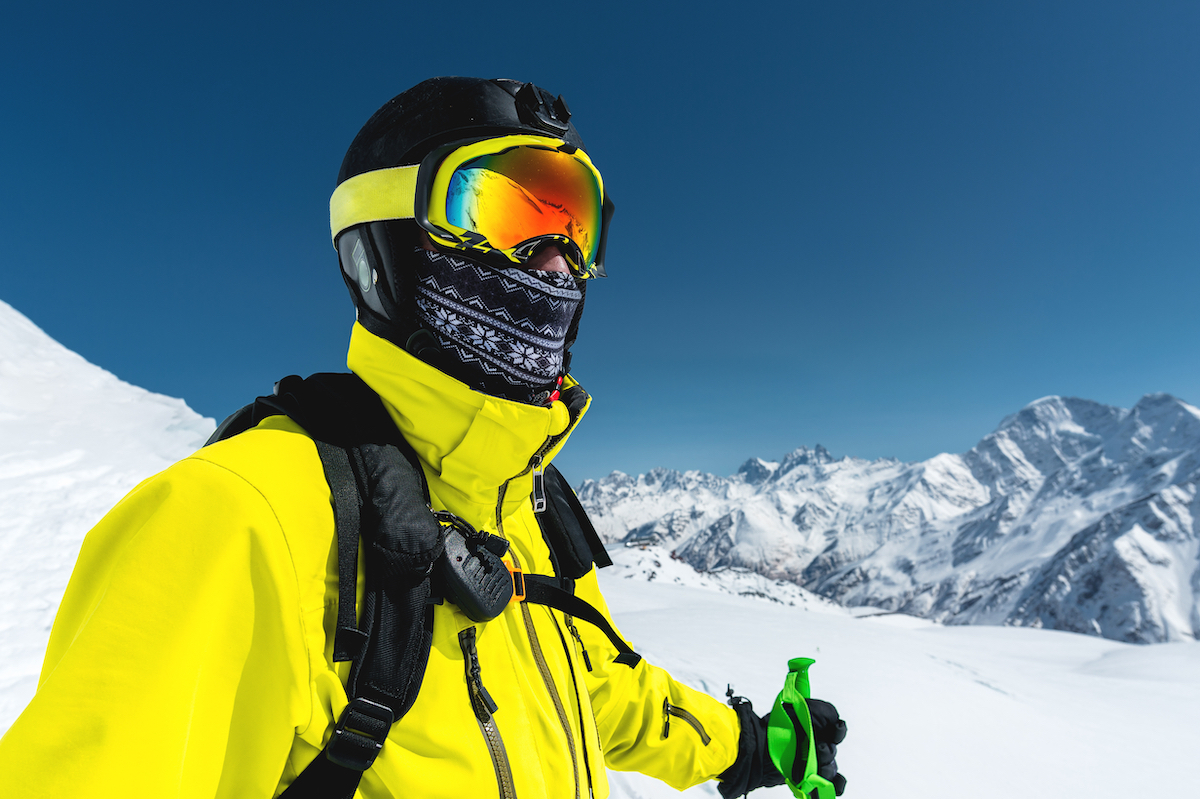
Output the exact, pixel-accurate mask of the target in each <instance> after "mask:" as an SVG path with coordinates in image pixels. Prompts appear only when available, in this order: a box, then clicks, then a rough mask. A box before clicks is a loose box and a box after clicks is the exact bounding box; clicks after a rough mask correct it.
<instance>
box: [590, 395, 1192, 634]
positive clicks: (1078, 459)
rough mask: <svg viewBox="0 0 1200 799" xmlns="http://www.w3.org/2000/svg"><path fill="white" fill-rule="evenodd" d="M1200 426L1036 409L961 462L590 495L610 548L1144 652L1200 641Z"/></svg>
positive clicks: (1157, 413) (807, 454)
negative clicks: (1157, 645) (1145, 646)
mask: <svg viewBox="0 0 1200 799" xmlns="http://www.w3.org/2000/svg"><path fill="white" fill-rule="evenodd" d="M1198 481H1200V409H1197V408H1194V407H1192V406H1191V405H1188V404H1187V403H1185V402H1183V401H1181V400H1179V399H1176V398H1174V397H1171V396H1169V395H1166V394H1150V395H1147V396H1145V397H1143V398H1142V399H1141V401H1139V402H1138V403H1137V405H1136V406H1134V407H1133V408H1132V409H1129V410H1125V409H1122V408H1114V407H1111V406H1107V405H1101V404H1100V403H1096V402H1090V401H1088V400H1080V399H1073V398H1063V397H1046V398H1043V399H1040V400H1037V401H1036V402H1033V403H1031V404H1030V405H1028V406H1027V407H1026V408H1024V409H1022V410H1021V411H1020V412H1019V413H1017V414H1014V415H1013V416H1010V417H1008V418H1007V419H1005V420H1004V421H1003V422H1001V424H1000V426H999V428H997V430H996V431H995V432H993V433H991V434H990V435H988V436H986V437H985V438H984V439H983V440H981V441H980V442H979V444H977V445H976V446H975V447H973V448H972V449H971V450H969V451H968V452H966V453H963V454H961V455H950V454H942V455H938V456H936V457H934V458H931V459H929V460H927V461H923V462H920V463H901V462H899V461H895V460H886V459H885V460H876V461H866V460H862V459H858V458H841V459H840V460H835V459H834V458H833V457H832V456H831V455H830V454H829V453H828V452H827V451H826V450H824V449H823V448H821V447H820V446H818V447H816V449H814V450H809V449H807V448H805V447H801V448H800V449H798V450H795V451H794V452H792V453H790V454H789V455H787V457H785V458H784V459H782V460H781V461H778V462H768V461H764V460H762V459H758V458H755V459H752V460H750V461H747V463H746V464H745V465H743V466H742V468H741V469H740V470H739V473H738V474H736V475H734V476H733V477H715V476H713V475H707V474H700V473H698V472H684V473H680V472H674V471H668V470H655V471H652V472H649V473H647V474H644V475H639V476H637V477H629V476H627V475H624V474H621V473H619V472H617V473H613V474H612V475H610V476H608V477H606V478H604V479H602V480H598V481H591V480H589V481H585V483H584V484H583V486H582V487H581V489H580V498H581V499H582V501H583V503H584V506H585V507H586V508H587V509H588V511H589V513H590V514H591V515H592V518H593V520H594V521H595V523H596V526H597V528H598V529H599V530H600V531H601V534H602V535H603V536H605V538H606V539H607V540H609V541H613V542H616V541H620V542H623V543H625V544H627V545H636V546H648V547H653V548H655V549H656V551H658V552H660V553H661V554H663V555H666V554H668V553H672V552H673V553H674V554H675V556H677V557H679V558H681V559H683V560H684V561H686V562H688V563H690V564H691V565H693V566H694V567H695V568H697V569H699V570H701V571H710V572H711V571H714V570H717V571H719V570H721V569H726V568H729V567H738V568H743V569H749V570H752V571H755V572H758V573H761V574H763V575H765V576H767V577H770V578H774V579H781V580H789V581H792V582H794V583H796V584H798V585H801V586H804V587H806V588H809V589H811V590H813V591H816V592H817V593H820V594H822V595H824V596H827V597H830V598H832V599H835V600H837V601H838V602H840V603H842V604H846V605H852V606H867V607H876V608H882V609H887V610H893V611H903V612H905V613H909V614H912V615H917V616H923V617H926V618H930V619H934V620H937V621H944V622H947V623H952V624H1008V625H1017V626H1029V627H1047V628H1051V629H1060V630H1071V631H1075V632H1083V633H1088V634H1092V635H1099V636H1103V637H1106V638H1112V639H1116V640H1123V641H1130V642H1143V643H1147V642H1155V641H1180V640H1195V638H1196V637H1197V636H1198V635H1200V526H1198V525H1200V522H1198V520H1200V499H1198V497H1197V483H1198Z"/></svg>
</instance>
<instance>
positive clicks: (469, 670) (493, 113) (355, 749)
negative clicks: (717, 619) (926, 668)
mask: <svg viewBox="0 0 1200 799" xmlns="http://www.w3.org/2000/svg"><path fill="white" fill-rule="evenodd" d="M612 207H613V206H612V203H611V201H610V200H609V199H608V194H607V191H606V189H605V186H604V183H603V179H602V177H601V175H600V172H599V171H598V170H597V168H596V167H595V165H594V164H593V163H592V161H591V159H590V157H589V155H588V154H587V151H586V149H585V148H584V146H583V142H582V140H581V139H580V138H579V134H578V132H577V131H576V129H575V126H574V125H573V124H572V122H571V115H570V111H569V109H568V107H567V105H566V103H565V102H564V101H563V99H562V98H561V96H560V97H554V96H553V95H550V94H549V93H547V92H546V91H545V90H543V89H541V88H539V87H537V86H534V85H533V84H530V83H519V82H516V81H509V80H482V79H474V78H434V79H431V80H427V81H424V82H422V83H420V84H418V85H417V86H415V87H413V88H411V89H409V90H408V91H406V92H404V93H402V94H400V95H398V96H397V97H395V98H394V99H392V100H391V101H389V102H388V103H387V104H386V105H384V106H383V107H382V108H381V109H380V110H379V111H378V112H376V113H375V115H374V116H372V117H371V119H370V120H369V121H368V122H367V123H366V125H365V126H364V127H363V128H362V130H361V131H360V132H359V134H358V136H357V137H356V138H355V139H354V142H353V143H352V144H351V145H350V149H349V151H348V152H347V154H346V157H345V160H344V161H343V163H342V167H341V172H340V174H339V175H338V187H337V189H336V191H335V192H334V194H333V197H332V199H331V203H330V209H331V210H330V218H331V227H332V231H331V232H332V235H333V241H334V246H335V247H336V249H337V252H338V258H339V263H340V266H341V270H342V275H343V278H344V280H345V282H346V285H347V286H348V287H349V289H350V293H351V295H352V296H353V299H354V302H355V306H356V309H357V321H356V323H355V324H354V327H353V331H352V334H351V339H350V347H349V355H348V366H349V367H350V370H351V372H352V373H353V374H354V375H356V376H357V377H356V378H353V380H355V381H360V382H359V383H356V385H360V386H362V387H363V389H362V390H363V391H364V392H365V394H359V395H355V397H358V398H357V399H354V400H353V402H355V403H358V404H355V405H342V406H336V407H341V408H343V411H344V412H343V413H341V414H338V413H334V412H330V411H328V410H327V409H326V410H324V411H322V410H320V408H318V406H319V403H316V401H315V400H314V399H313V397H315V396H317V393H314V391H308V389H306V388H305V386H311V385H316V386H318V388H319V387H320V386H322V385H326V384H322V383H320V382H319V381H316V380H315V379H314V380H313V381H305V382H299V381H298V379H296V380H295V381H294V382H292V383H287V382H286V381H285V383H281V389H280V391H278V392H277V393H278V394H279V396H278V397H277V398H275V399H269V398H264V400H263V401H261V402H260V403H259V404H257V405H256V406H254V407H255V408H256V409H258V410H257V411H255V412H254V413H253V414H251V416H252V418H251V417H247V416H244V415H243V416H239V417H238V418H239V419H241V420H242V421H241V422H240V423H239V424H240V426H241V427H247V428H249V429H245V430H244V431H243V432H238V430H237V429H235V428H237V427H238V425H229V424H227V425H226V426H225V428H224V429H222V430H219V431H218V435H216V436H214V439H220V440H217V441H215V443H212V444H211V445H209V446H206V447H204V448H203V449H201V450H200V451H198V452H197V453H195V454H194V455H192V456H191V457H189V458H187V459H185V460H183V461H181V462H179V463H177V464H175V465H174V466H172V467H170V468H169V469H167V470H165V471H164V472H162V473H160V474H158V475H156V476H154V477H151V478H150V479H148V480H146V481H145V482H143V483H142V484H141V485H139V486H137V487H136V488H135V489H134V490H133V491H132V492H131V493H130V494H129V495H128V496H126V497H125V498H124V499H123V500H122V501H121V502H120V503H119V504H118V505H117V506H116V507H115V508H114V509H113V510H112V511H111V512H110V513H109V514H108V515H107V516H106V517H105V518H104V519H103V520H102V521H101V522H100V523H99V524H98V525H97V526H96V527H95V528H94V529H93V530H92V531H91V532H90V533H89V534H88V536H87V538H86V540H85V541H84V544H83V548H82V551H81V553H80V555H79V560H78V562H77V565H76V567H75V571H74V573H73V575H72V578H71V582H70V585H69V586H68V589H67V592H66V595H65V597H64V598H63V602H62V605H61V608H60V610H59V612H58V616H57V618H56V620H55V624H54V628H53V631H52V633H51V637H50V642H49V646H48V649H47V652H46V659H45V663H44V665H43V668H42V673H41V678H40V681H39V686H38V690H37V693H36V695H35V697H34V699H33V700H32V702H31V703H30V705H29V706H28V708H27V709H26V710H25V712H24V713H23V714H22V715H21V716H20V718H19V719H18V720H17V721H16V723H15V724H14V725H13V727H12V728H11V729H10V730H9V731H8V733H7V734H6V735H5V736H4V738H3V739H2V740H0V794H2V795H3V796H5V797H12V798H13V799H24V798H25V797H42V796H45V797H51V796H53V797H60V796H74V797H80V799H89V798H90V797H116V796H122V797H125V796H137V797H156V799H157V798H165V797H205V798H206V799H207V798H208V797H254V796H263V797H266V796H277V795H280V794H281V793H282V792H284V791H285V790H286V791H287V793H286V794H285V796H287V797H289V799H290V798H291V797H301V796H303V797H317V796H326V797H331V798H332V797H345V798H346V799H348V797H351V796H360V797H365V798H367V799H370V798H372V797H391V796H412V797H461V796H482V797H486V796H495V795H496V794H497V793H499V795H500V796H501V797H504V798H505V799H511V797H522V798H525V797H554V798H555V799H567V798H568V797H575V799H582V798H583V797H589V796H594V797H604V796H606V795H607V794H608V782H607V777H606V767H607V768H613V769H617V770H635V771H640V772H643V773H645V774H649V775H651V776H654V777H657V778H659V779H661V780H664V781H666V782H667V783H669V784H670V785H672V786H674V787H676V788H679V789H683V788H686V787H689V786H692V785H696V784H699V783H701V782H704V781H706V780H710V779H717V780H720V785H719V790H720V792H721V793H722V795H723V796H725V797H733V796H741V795H743V794H745V793H746V792H748V791H750V790H753V789H755V788H758V787H761V786H768V785H779V784H782V782H783V777H782V775H781V774H780V773H779V771H778V770H777V769H776V768H775V766H774V765H773V764H772V763H771V761H770V758H769V757H768V754H767V735H766V729H767V720H766V716H763V717H759V716H758V715H756V714H754V713H753V712H752V709H751V707H750V704H749V703H748V702H745V701H744V700H742V701H735V702H733V706H732V707H730V706H727V705H726V704H724V703H722V702H720V701H718V700H717V699H714V698H712V697H710V696H708V695H706V694H703V693H701V692H698V691H696V690H693V689H691V688H689V687H687V686H686V685H683V684H681V683H679V682H677V681H676V680H674V679H672V678H671V676H670V675H669V674H667V673H666V672H665V671H664V670H662V669H661V668H658V667H656V666H653V665H651V664H650V663H648V662H646V661H645V660H644V659H641V658H640V657H639V656H638V655H636V654H635V653H633V652H632V650H631V649H630V647H629V646H628V644H627V643H626V642H625V641H624V639H622V638H620V636H619V634H618V633H616V632H615V631H614V630H613V629H612V627H611V619H610V617H609V614H608V611H607V608H606V606H605V603H604V599H603V597H602V596H601V593H600V591H599V587H598V584H597V581H596V574H595V566H594V565H592V564H593V562H600V563H603V562H604V560H605V556H604V554H603V549H602V547H599V545H598V542H597V540H596V539H595V537H594V531H590V525H588V523H587V522H586V517H584V516H582V512H581V511H580V510H579V509H578V508H577V505H578V503H577V501H575V500H574V497H573V495H572V494H570V491H569V488H564V486H565V484H564V483H562V481H561V478H556V477H555V472H554V471H553V468H552V467H551V465H550V463H551V460H552V459H553V457H554V455H555V454H556V453H557V452H558V451H559V450H560V449H561V447H562V446H563V444H564V442H565V441H566V439H567V437H568V435H569V434H570V432H571V431H572V430H573V429H574V427H575V425H576V424H578V422H579V419H580V418H581V417H582V416H583V414H584V413H585V412H586V410H587V407H588V404H589V402H590V397H588V395H587V394H586V393H585V392H584V391H583V389H582V387H580V386H579V385H578V384H577V383H576V382H575V381H574V380H573V379H572V378H571V376H570V374H569V366H570V347H571V345H572V343H573V342H574V340H575V337H576V334H577V331H578V328H579V320H580V316H581V314H582V311H583V306H584V296H585V289H586V285H587V279H588V278H592V277H597V276H601V275H603V274H604V249H605V240H606V236H607V232H608V223H609V219H610V218H611V215H612ZM329 385H337V386H341V385H344V383H337V382H336V381H334V383H330V384H329ZM306 391H308V393H307V394H305V392H306ZM318 393H319V392H318ZM335 393H336V392H335ZM350 393H351V394H353V393H354V392H353V391H351V392H350ZM304 396H307V397H308V399H307V400H304V401H303V402H301V401H300V400H296V398H297V397H304ZM362 396H366V397H367V399H366V400H363V399H362ZM289 397H290V399H289ZM339 401H343V402H348V401H349V400H345V399H344V398H343V399H342V400H339ZM288 402H292V404H291V405H288ZM297 403H299V404H297ZM304 403H307V405H305V404H304ZM314 403H315V404H314ZM368 406H371V407H374V408H375V409H376V411H375V412H376V413H377V414H378V416H379V417H380V418H382V419H383V420H384V425H385V426H386V427H387V428H388V430H389V431H390V432H386V431H385V432H384V433H380V432H379V428H376V429H374V430H372V431H371V433H370V434H369V435H368V436H366V437H363V436H360V437H359V438H357V439H354V441H353V442H352V443H353V446H349V445H347V446H346V447H341V445H337V446H331V445H329V444H327V443H326V441H325V438H328V439H329V440H336V439H337V436H338V435H342V433H341V432H339V433H338V434H337V435H332V434H331V435H330V436H328V437H326V436H324V435H323V434H321V433H320V430H322V429H323V426H324V428H326V429H329V430H333V431H343V432H344V431H345V430H346V429H350V428H353V427H354V426H355V425H356V424H359V421H360V420H362V419H367V418H368V417H370V415H371V411H370V409H369V408H368ZM328 407H335V406H328ZM264 408H266V411H265V412H263V409H264ZM280 408H282V410H280ZM346 408H351V410H350V411H345V409H346ZM254 414H257V415H254ZM305 414H307V416H306V415H305ZM247 419H249V422H247V421H246V420H247ZM300 421H303V422H304V425H302V424H300V423H299V422H300ZM363 424H365V422H364V423H363ZM305 425H307V426H305ZM234 433H237V434H236V435H235V434H234ZM346 435H349V434H346ZM388 435H394V436H395V437H396V439H397V443H396V444H395V446H392V447H391V448H390V449H388V448H387V445H385V443H384V442H383V439H384V438H386V437H387V436H388ZM343 438H345V435H343ZM347 440H348V439H347ZM409 448H411V449H409ZM401 451H402V452H411V453H412V454H411V458H410V460H411V464H412V465H411V466H406V465H405V463H406V461H405V459H404V458H402V457H395V455H394V453H395V452H401ZM331 452H332V453H334V454H332V455H331V454H330V453H331ZM338 452H341V453H343V454H344V457H346V458H347V460H346V461H344V463H346V464H348V466H347V467H345V468H343V470H342V472H341V473H339V472H338V470H337V469H338V467H336V463H337V462H339V461H337V457H342V456H338V455H337V453H338ZM345 453H348V454H345ZM388 453H392V454H388ZM389 458H390V459H389ZM331 464H335V465H331ZM406 469H407V470H408V471H405V470H406ZM339 474H341V475H342V476H341V477H339V476H338V475H339ZM406 475H407V476H406ZM412 475H415V477H413V478H412V479H411V480H410V479H409V477H410V476H412ZM556 479H557V481H558V482H555V480H556ZM405 480H409V482H408V483H405V482H404V481H405ZM414 480H415V482H414ZM405 485H407V486H409V487H408V488H403V486H405ZM397 486H401V487H400V488H397ZM414 486H415V487H414ZM355 491H357V495H356V494H355ZM422 491H423V492H424V499H423V500H422V497H421V492H422ZM430 510H432V511H435V512H436V514H430V513H429V511H430ZM397 520H399V521H397ZM430 520H435V521H430ZM355 525H358V526H355ZM372 525H374V526H372ZM406 525H407V526H406ZM368 528H370V529H371V530H373V531H376V532H372V533H370V535H369V534H368ZM359 529H361V530H362V531H363V533H362V537H361V538H362V547H361V550H360V549H356V547H358V545H359V535H358V533H357V531H358V530H359ZM347 530H351V531H353V535H351V536H349V537H348V536H346V535H344V533H345V532H346V531H347ZM379 530H383V531H384V532H378V531H379ZM388 530H392V531H393V532H394V531H395V530H400V531H401V533H402V534H401V535H399V537H398V538H394V539H387V540H385V538H386V536H385V535H384V533H386V532H387V531H388ZM429 530H433V531H434V539H431V540H433V544H432V545H430V546H428V547H424V548H422V547H421V546H418V543H419V537H420V535H422V534H424V533H422V532H421V531H426V532H428V531H429ZM414 531H415V532H414ZM556 531H557V532H556ZM388 534H389V535H390V534H391V533H388ZM372 536H374V537H372ZM405 536H409V538H405ZM348 538H349V539H350V543H349V544H348V543H347V540H348ZM420 540H424V539H420ZM388 541H392V543H391V544H389V543H388ZM395 541H399V543H395ZM564 542H565V543H564ZM389 546H391V547H392V548H391V549H390V550H388V547H389ZM452 547H457V549H453V548H452ZM385 550H386V551H385ZM455 552H457V553H458V554H457V555H454V553H455ZM347 553H349V554H347ZM356 553H357V554H356ZM381 553H382V554H381ZM379 558H386V559H387V560H386V563H385V565H384V566H379V567H376V566H373V565H372V564H373V563H383V562H384V561H381V560H372V559H379ZM422 558H425V560H422ZM456 558H457V560H456ZM500 563H502V566H500V567H497V566H496V564H500ZM364 564H365V565H364ZM464 564H474V565H473V566H472V568H474V571H471V569H468V568H466V565H464ZM489 564H490V565H489ZM364 569H365V570H366V571H364ZM497 573H499V574H500V575H501V577H502V578H503V579H500V580H496V579H492V578H493V577H494V576H495V575H496V574H497ZM373 574H374V575H376V576H375V577H372V575H373ZM380 574H383V575H385V577H378V575H380ZM364 575H365V576H364ZM480 575H485V576H488V575H490V576H488V578H487V580H485V579H484V577H481V576H480ZM571 575H577V577H572V576H571ZM406 581H407V582H406ZM524 581H528V586H526V585H525V582H524ZM397 586H399V587H397ZM420 586H424V589H423V590H424V593H421V592H420V591H418V590H417V588H419V587H420ZM539 586H540V589H539ZM539 590H540V593H539ZM356 592H357V602H356ZM496 592H499V593H496ZM526 592H528V595H527V596H526ZM495 596H499V597H500V603H499V604H498V605H495V603H493V602H492V600H493V598H494V597H495ZM539 596H540V597H541V599H538V598H537V597H539ZM522 597H525V601H521V600H522ZM389 603H390V604H389ZM489 603H492V604H489ZM356 605H357V613H356V612H355V608H356ZM492 605H495V606H492ZM380 606H385V607H386V608H391V612H393V613H394V615H395V617H396V618H403V619H405V620H406V621H405V623H404V624H398V623H384V622H380V623H368V622H369V620H370V619H380V618H382V619H385V620H386V619H389V618H392V617H389V616H387V615H386V612H383V615H382V616H380V615H379V614H380V613H381V611H380V610H379V607H380ZM489 608H490V609H489ZM564 608H566V610H564ZM372 614H374V615H372ZM393 622H394V619H393ZM414 631H415V632H414ZM356 642H357V643H356ZM713 645H719V643H716V642H714V643H713ZM389 658H390V660H389ZM381 663H382V664H384V666H386V668H385V667H383V666H380V664H381ZM376 673H382V674H383V677H382V678H381V679H382V682H379V681H378V680H377V681H376V682H372V679H374V678H373V677H371V675H372V674H376ZM381 685H382V686H383V687H382V688H380V687H379V686H381ZM348 686H349V687H348ZM363 686H366V687H363ZM352 689H353V690H352ZM809 704H810V710H811V712H812V717H813V725H814V737H815V739H816V740H817V758H816V759H817V761H818V763H819V764H820V769H819V771H820V774H822V775H823V776H825V777H827V778H829V779H831V780H833V781H834V783H835V785H836V786H837V788H838V793H839V794H840V793H841V788H842V786H843V785H844V780H843V779H842V778H841V776H840V775H839V774H838V773H837V765H836V762H835V760H834V755H835V753H836V744H837V743H839V742H840V741H841V738H842V736H843V735H844V734H845V725H844V723H842V722H841V720H840V719H839V718H838V716H837V711H836V710H835V709H833V707H832V706H831V705H828V704H827V703H823V702H819V701H815V700H814V701H810V703H809Z"/></svg>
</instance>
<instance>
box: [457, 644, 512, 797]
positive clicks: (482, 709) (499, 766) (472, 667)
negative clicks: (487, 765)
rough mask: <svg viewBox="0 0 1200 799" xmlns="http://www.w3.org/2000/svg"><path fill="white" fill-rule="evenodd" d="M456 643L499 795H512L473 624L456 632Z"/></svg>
mask: <svg viewBox="0 0 1200 799" xmlns="http://www.w3.org/2000/svg"><path fill="white" fill-rule="evenodd" d="M458 645H459V646H460V647H461V648H462V651H463V660H464V661H465V665H466V670H467V691H468V693H470V696H471V708H472V709H473V710H474V711H475V719H476V721H478V722H479V729H480V731H481V732H482V733H483V739H484V741H485V742H487V747H488V752H489V753H490V754H491V756H492V766H493V767H494V768H495V769H496V784H497V785H498V787H499V788H500V799H516V797H517V790H516V787H515V786H514V785H513V775H512V766H511V765H510V764H509V762H508V753H507V752H506V751H505V750H504V741H503V740H501V738H500V730H499V729H498V728H497V727H496V720H495V719H494V718H493V714H494V713H495V712H496V710H498V707H497V705H496V702H495V700H494V699H492V697H491V694H489V693H488V692H487V689H486V688H484V687H483V677H482V672H481V670H480V668H479V653H478V652H477V651H476V649H475V628H474V627H468V628H467V629H465V630H463V631H462V632H460V633H459V634H458Z"/></svg>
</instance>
